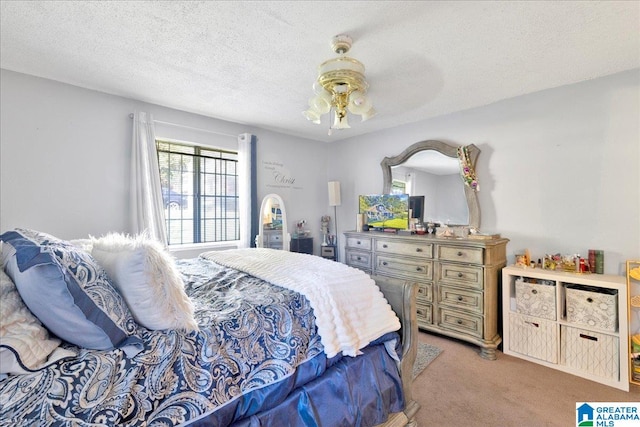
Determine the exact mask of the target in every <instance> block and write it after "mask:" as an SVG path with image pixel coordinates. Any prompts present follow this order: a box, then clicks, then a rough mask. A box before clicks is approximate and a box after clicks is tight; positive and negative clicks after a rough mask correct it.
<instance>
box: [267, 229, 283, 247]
mask: <svg viewBox="0 0 640 427" xmlns="http://www.w3.org/2000/svg"><path fill="white" fill-rule="evenodd" d="M262 239H263V243H262V247H263V248H270V249H282V239H283V237H282V230H263V232H262Z"/></svg>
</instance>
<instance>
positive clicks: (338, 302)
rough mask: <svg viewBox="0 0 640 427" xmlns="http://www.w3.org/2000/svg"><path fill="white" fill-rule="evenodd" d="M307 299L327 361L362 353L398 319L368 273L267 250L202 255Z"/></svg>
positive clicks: (396, 324)
mask: <svg viewBox="0 0 640 427" xmlns="http://www.w3.org/2000/svg"><path fill="white" fill-rule="evenodd" d="M201 256H202V257H203V258H206V259H210V260H212V261H214V262H216V263H218V264H220V265H224V266H227V267H231V268H235V269H236V270H240V271H244V272H245V273H248V274H251V275H252V276H255V277H258V278H260V279H263V280H266V281H268V282H269V283H272V284H274V285H278V286H281V287H283V288H287V289H291V290H294V291H296V292H299V293H301V294H302V295H304V296H305V297H306V298H307V299H308V300H309V303H310V304H311V307H312V308H313V312H314V315H315V317H316V325H317V327H318V333H319V334H320V339H321V341H322V344H323V346H324V351H325V353H326V354H327V357H333V356H335V355H336V354H338V353H340V352H342V353H343V354H344V355H346V356H356V355H357V354H358V350H360V349H361V348H363V347H365V346H366V345H367V344H369V343H370V342H371V341H373V340H375V339H376V338H378V337H380V336H382V335H383V334H385V333H387V332H392V331H397V330H398V329H400V321H399V320H398V317H397V316H396V314H395V313H394V312H393V310H392V309H391V306H390V305H389V303H388V302H387V300H386V299H385V298H384V295H383V294H382V292H381V291H380V289H379V288H378V286H377V285H376V284H375V281H374V280H373V279H371V277H369V275H367V274H366V273H365V272H363V271H361V270H358V269H356V268H353V267H349V266H347V265H345V264H341V263H339V262H334V261H330V260H326V259H324V258H321V257H317V256H313V255H307V254H301V253H296V252H287V251H281V250H275V249H266V248H250V249H232V250H226V251H211V252H205V253H203V254H202V255H201Z"/></svg>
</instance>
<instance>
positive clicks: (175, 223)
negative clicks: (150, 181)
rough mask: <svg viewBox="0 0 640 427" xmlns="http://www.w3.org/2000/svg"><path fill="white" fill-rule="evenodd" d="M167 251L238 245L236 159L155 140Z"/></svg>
mask: <svg viewBox="0 0 640 427" xmlns="http://www.w3.org/2000/svg"><path fill="white" fill-rule="evenodd" d="M156 146H157V149H158V164H159V167H160V183H161V186H162V199H163V202H164V208H165V221H166V225H167V240H168V243H169V245H180V244H186V243H210V242H225V241H233V240H239V239H240V218H239V210H238V153H237V152H233V151H225V150H217V149H214V148H210V147H201V146H196V145H187V144H181V143H175V142H169V141H164V140H157V141H156Z"/></svg>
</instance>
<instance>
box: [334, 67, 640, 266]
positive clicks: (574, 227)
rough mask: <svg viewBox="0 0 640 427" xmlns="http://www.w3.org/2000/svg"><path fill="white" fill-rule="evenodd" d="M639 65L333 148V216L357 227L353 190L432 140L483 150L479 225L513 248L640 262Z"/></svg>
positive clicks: (374, 187)
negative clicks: (337, 194)
mask: <svg viewBox="0 0 640 427" xmlns="http://www.w3.org/2000/svg"><path fill="white" fill-rule="evenodd" d="M639 128H640V70H638V69H636V70H632V71H628V72H624V73H619V74H616V75H612V76H608V77H604V78H600V79H596V80H591V81H587V82H582V83H579V84H574V85H569V86H564V87H560V88H556V89H550V90H546V91H542V92H538V93H534V94H530V95H526V96H521V97H517V98H513V99H509V100H505V101H502V102H498V103H495V104H492V105H489V106H485V107H482V108H476V109H472V110H468V111H463V112H458V113H455V114H450V115H447V116H443V117H438V118H434V119H431V120H425V121H423V122H420V123H415V124H411V125H405V126H401V127H398V128H395V129H390V130H387V131H384V132H378V133H376V134H370V135H365V136H361V137H356V138H351V139H349V140H347V141H340V142H337V143H332V144H331V149H330V150H331V154H330V156H331V158H332V159H334V160H333V161H332V162H331V163H330V164H329V173H330V174H331V175H332V177H333V179H337V180H340V181H341V182H342V191H343V192H342V206H341V207H340V210H339V214H338V220H339V222H340V223H341V224H342V225H343V227H341V229H342V230H349V229H354V228H355V221H356V219H355V218H356V213H357V209H358V205H357V200H358V195H360V194H375V193H376V192H381V191H382V171H381V168H380V161H381V160H382V158H383V157H385V156H394V155H397V154H398V153H400V152H401V151H402V150H404V149H405V148H407V147H408V146H409V145H411V144H413V143H415V142H417V141H422V140H427V139H439V140H443V141H446V142H449V143H452V144H455V145H466V144H475V145H477V146H478V147H479V148H480V150H481V153H480V156H479V158H478V165H477V174H478V179H479V182H480V188H481V191H480V193H479V199H480V209H481V230H482V231H484V232H488V233H494V232H496V233H501V234H502V235H503V236H504V237H507V238H509V239H510V243H509V245H508V249H507V250H508V254H509V262H513V254H515V253H517V252H521V251H522V250H524V249H525V248H528V249H529V250H530V251H531V253H532V255H533V256H535V257H539V256H542V255H543V254H545V253H556V252H560V253H565V254H573V253H580V254H582V255H586V254H587V250H588V249H602V250H604V251H605V272H606V273H610V274H620V273H622V272H623V271H624V261H625V260H626V259H640V129H639Z"/></svg>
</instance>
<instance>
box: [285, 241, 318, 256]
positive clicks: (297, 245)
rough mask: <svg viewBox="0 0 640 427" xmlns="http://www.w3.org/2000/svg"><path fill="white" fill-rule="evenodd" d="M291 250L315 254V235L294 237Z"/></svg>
mask: <svg viewBox="0 0 640 427" xmlns="http://www.w3.org/2000/svg"><path fill="white" fill-rule="evenodd" d="M289 250H290V251H291V252H300V253H303V254H310V255H313V237H293V238H292V239H291V246H290V248H289Z"/></svg>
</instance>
